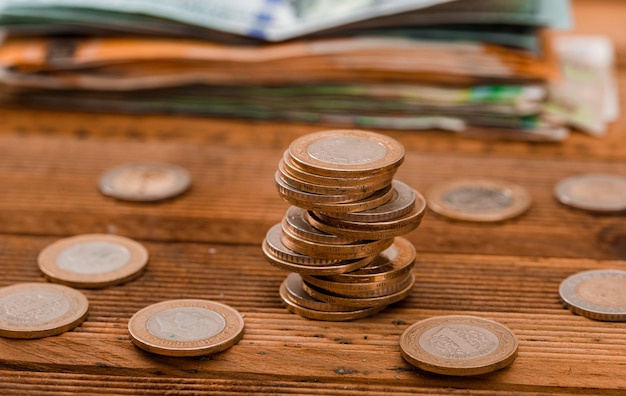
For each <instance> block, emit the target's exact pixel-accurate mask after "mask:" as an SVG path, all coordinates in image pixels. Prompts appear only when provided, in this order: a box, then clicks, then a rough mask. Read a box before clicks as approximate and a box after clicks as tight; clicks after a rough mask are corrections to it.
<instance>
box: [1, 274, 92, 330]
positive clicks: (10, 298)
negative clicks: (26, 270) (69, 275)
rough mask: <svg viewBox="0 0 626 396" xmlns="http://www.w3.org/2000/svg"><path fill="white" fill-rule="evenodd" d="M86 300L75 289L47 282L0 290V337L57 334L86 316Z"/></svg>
mask: <svg viewBox="0 0 626 396" xmlns="http://www.w3.org/2000/svg"><path fill="white" fill-rule="evenodd" d="M88 310H89V301H88V300H87V297H85V296H84V295H83V294H82V293H81V292H79V291H78V290H74V289H72V288H70V287H67V286H62V285H55V284H51V283H20V284H16V285H12V286H7V287H3V288H1V289H0V336H1V337H8V338H41V337H47V336H51V335H56V334H61V333H63V332H65V331H68V330H71V329H73V328H75V327H76V326H78V325H79V324H81V323H82V322H83V321H84V320H85V318H86V317H87V311H88Z"/></svg>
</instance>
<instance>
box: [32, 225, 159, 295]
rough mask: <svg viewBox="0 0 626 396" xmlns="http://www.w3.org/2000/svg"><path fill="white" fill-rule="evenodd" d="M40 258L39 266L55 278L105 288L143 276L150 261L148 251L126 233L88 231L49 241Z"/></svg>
mask: <svg viewBox="0 0 626 396" xmlns="http://www.w3.org/2000/svg"><path fill="white" fill-rule="evenodd" d="M37 261H38V264H39V269H40V270H41V271H42V272H43V273H44V275H45V276H46V277H47V278H48V279H50V280H52V281H53V282H56V283H62V284H65V285H68V286H72V287H78V288H102V287H107V286H112V285H118V284H121V283H125V282H128V281H130V280H132V279H135V278H137V277H139V276H140V275H141V274H142V273H143V271H144V269H145V267H146V263H147V262H148V252H147V250H146V249H145V248H144V247H143V246H142V245H141V244H139V243H138V242H135V241H133V240H131V239H128V238H125V237H121V236H116V235H108V234H85V235H78V236H74V237H71V238H65V239H61V240H58V241H56V242H54V243H52V244H50V245H48V246H47V247H46V248H44V249H43V250H42V251H41V253H39V257H38V258H37Z"/></svg>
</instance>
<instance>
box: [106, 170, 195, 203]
mask: <svg viewBox="0 0 626 396" xmlns="http://www.w3.org/2000/svg"><path fill="white" fill-rule="evenodd" d="M137 167H156V168H160V169H167V170H168V171H170V172H172V173H174V174H175V178H176V181H177V183H176V186H175V187H174V188H172V189H169V190H167V191H164V192H161V193H158V194H154V195H144V196H137V195H136V194H132V193H130V194H128V193H126V192H124V191H119V190H117V189H115V188H114V187H112V186H111V183H112V181H113V180H114V178H115V177H117V176H118V175H119V174H120V173H122V172H125V171H130V170H132V169H133V168H137ZM190 186H191V176H190V175H189V172H187V170H186V169H185V168H183V167H181V166H179V165H175V164H171V163H167V162H136V163H128V164H124V165H120V166H116V167H114V168H111V169H108V170H106V171H105V172H104V173H103V174H102V176H100V179H99V180H98V187H99V190H100V192H101V193H102V194H104V195H106V196H109V197H113V198H116V199H120V200H123V201H132V202H154V201H162V200H166V199H170V198H174V197H176V196H178V195H181V194H182V193H184V192H185V191H187V190H188V189H189V187H190Z"/></svg>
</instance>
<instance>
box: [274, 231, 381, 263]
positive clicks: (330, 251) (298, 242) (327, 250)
mask: <svg viewBox="0 0 626 396" xmlns="http://www.w3.org/2000/svg"><path fill="white" fill-rule="evenodd" d="M281 241H282V242H283V245H285V246H286V247H287V248H288V249H291V250H293V251H295V252H298V253H301V254H304V255H307V256H311V257H320V258H327V259H338V260H350V259H355V258H363V257H368V256H374V255H376V254H378V253H380V252H382V251H383V250H385V249H387V248H388V247H389V246H391V244H392V243H393V238H388V239H378V240H372V241H356V242H353V243H349V244H345V245H336V244H324V243H319V242H311V241H307V240H305V239H302V238H299V237H297V236H295V235H293V234H290V233H289V232H288V231H286V230H282V232H281Z"/></svg>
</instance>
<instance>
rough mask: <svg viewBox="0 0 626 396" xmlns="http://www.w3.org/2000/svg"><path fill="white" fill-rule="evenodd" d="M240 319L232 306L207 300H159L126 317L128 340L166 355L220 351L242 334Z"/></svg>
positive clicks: (145, 348) (242, 325) (147, 349)
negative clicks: (127, 318) (128, 318)
mask: <svg viewBox="0 0 626 396" xmlns="http://www.w3.org/2000/svg"><path fill="white" fill-rule="evenodd" d="M243 329H244V320H243V317H242V316H241V314H240V313H239V312H238V311H237V310H235V309H234V308H232V307H230V306H228V305H225V304H222V303H218V302H215V301H210V300H200V299H183V300H170V301H163V302H159V303H156V304H153V305H150V306H147V307H145V308H143V309H141V310H139V311H138V312H137V313H135V314H134V315H133V316H132V317H131V318H130V320H129V321H128V331H129V333H130V337H131V340H132V342H133V343H134V344H135V345H136V346H137V347H139V348H141V349H143V350H145V351H148V352H152V353H156V354H159V355H166V356H201V355H209V354H213V353H216V352H221V351H224V350H226V349H228V348H230V347H231V346H233V345H235V344H236V343H237V342H239V340H240V339H241V337H242V336H243Z"/></svg>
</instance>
